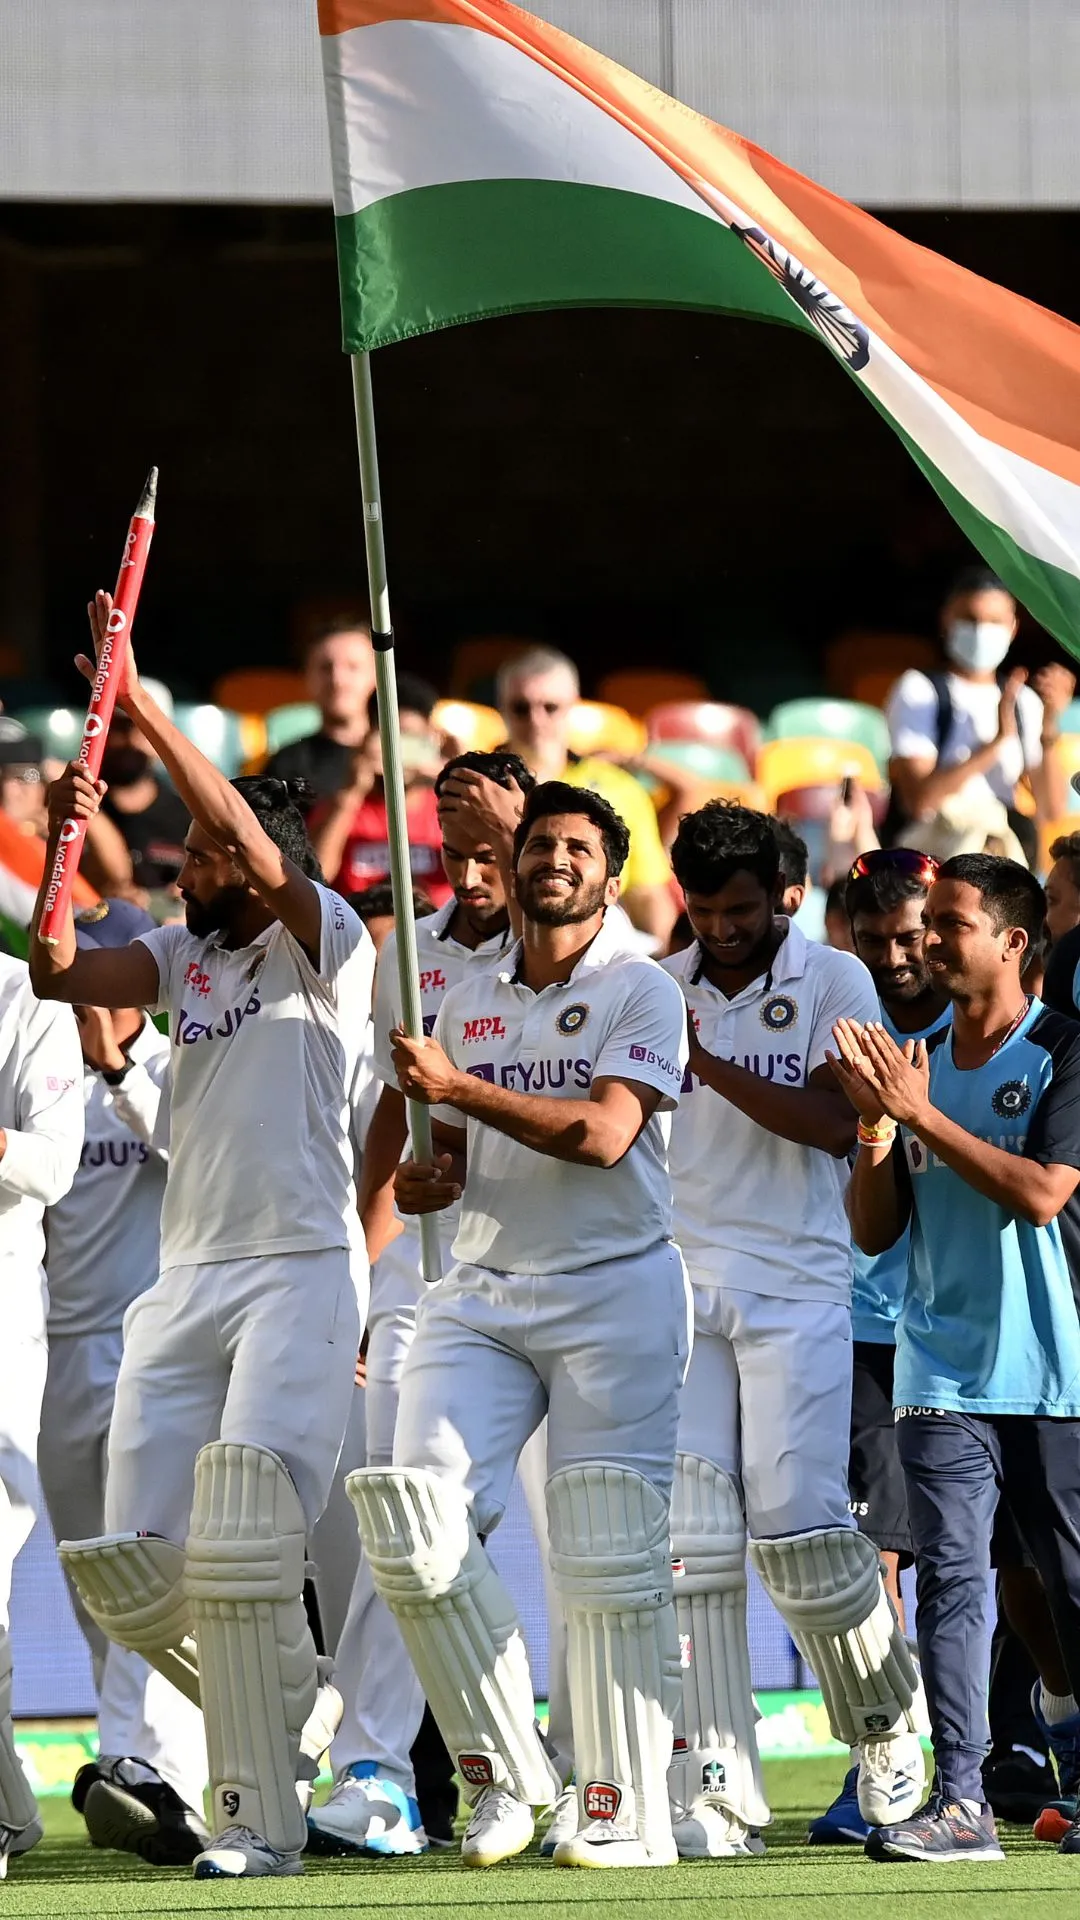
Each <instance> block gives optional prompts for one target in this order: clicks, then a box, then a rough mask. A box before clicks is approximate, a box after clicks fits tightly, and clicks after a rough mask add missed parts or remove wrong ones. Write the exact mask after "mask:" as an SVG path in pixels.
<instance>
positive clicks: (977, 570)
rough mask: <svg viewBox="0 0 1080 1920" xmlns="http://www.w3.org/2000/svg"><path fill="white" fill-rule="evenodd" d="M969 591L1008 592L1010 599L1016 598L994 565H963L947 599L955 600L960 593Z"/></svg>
mask: <svg viewBox="0 0 1080 1920" xmlns="http://www.w3.org/2000/svg"><path fill="white" fill-rule="evenodd" d="M968 593H1007V594H1008V596H1009V598H1010V600H1014V599H1015V598H1016V596H1015V594H1014V593H1013V590H1012V588H1011V587H1007V586H1006V585H1005V582H1004V580H1002V579H1000V578H999V576H998V575H997V574H996V573H995V572H994V570H993V568H992V567H986V566H981V565H976V566H971V567H961V569H960V572H959V573H958V574H957V575H956V577H955V579H954V580H953V581H952V583H951V585H950V587H949V589H948V592H947V593H946V595H945V598H946V600H955V599H957V598H958V597H959V595H960V594H968Z"/></svg>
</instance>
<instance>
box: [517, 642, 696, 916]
mask: <svg viewBox="0 0 1080 1920" xmlns="http://www.w3.org/2000/svg"><path fill="white" fill-rule="evenodd" d="M580 692H581V686H580V682H579V680H578V671H577V668H576V667H575V665H574V663H573V661H572V660H570V659H568V658H567V656H566V654H564V653H557V652H556V651H555V649H554V648H552V647H533V648H532V649H531V650H530V651H529V652H528V653H525V654H522V655H521V656H520V657H519V658H518V659H516V660H509V661H507V663H506V664H505V666H503V667H501V668H500V670H499V675H498V680H497V683H496V699H497V701H498V706H499V711H500V713H501V714H502V716H503V719H504V720H505V722H506V731H507V738H508V741H509V744H510V746H511V747H513V749H514V751H515V753H520V755H521V757H522V759H523V760H524V761H525V764H526V766H528V767H530V768H531V769H532V771H533V773H535V775H536V777H537V779H538V780H566V781H568V782H569V783H570V785H571V786H575V787H591V788H592V790H593V792H594V793H599V794H601V795H602V796H603V798H604V799H605V800H607V801H608V802H609V804H610V805H611V806H613V807H614V808H615V811H616V813H619V814H621V815H622V818H623V819H624V820H625V822H626V824H627V827H628V828H629V830H630V857H629V859H628V860H627V863H626V866H625V867H624V868H623V876H622V884H623V893H622V899H621V902H620V904H621V905H622V906H623V907H624V908H625V910H626V912H627V913H628V914H629V916H630V919H631V920H632V921H633V923H634V925H635V926H636V927H640V928H641V929H642V930H643V932H645V933H648V934H651V935H653V936H654V938H655V939H657V940H658V941H660V942H661V943H662V944H665V945H666V943H667V939H668V936H669V934H670V932H671V929H672V926H673V925H674V923H675V916H676V913H677V911H678V908H677V902H676V897H675V894H674V892H673V890H672V887H671V867H670V864H669V862H668V857H667V854H666V853H665V852H664V848H663V843H662V841H661V839H660V831H659V828H658V826H657V820H656V809H655V808H654V806H653V803H652V801H651V800H650V799H649V796H648V794H647V793H646V791H645V789H644V787H643V786H642V785H641V784H640V782H639V781H637V780H635V779H634V776H633V774H631V773H627V772H626V771H625V770H624V769H623V768H622V767H619V766H615V765H613V764H612V763H611V761H609V760H602V759H600V758H598V757H596V756H590V757H589V758H587V759H581V758H579V756H578V755H576V754H573V753H571V751H570V745H569V737H570V716H571V713H572V711H573V708H574V705H575V702H576V701H577V699H578V698H579V695H580Z"/></svg>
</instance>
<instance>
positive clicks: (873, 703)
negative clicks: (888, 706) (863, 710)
mask: <svg viewBox="0 0 1080 1920" xmlns="http://www.w3.org/2000/svg"><path fill="white" fill-rule="evenodd" d="M898 678H899V675H898V674H897V673H896V672H895V670H894V669H893V668H892V667H868V668H867V670H866V672H865V673H860V674H858V675H857V676H856V678H855V680H854V681H853V682H852V686H851V698H852V700H854V701H855V702H856V704H857V705H859V706H862V707H884V705H885V702H886V700H887V699H888V697H889V694H890V692H891V691H892V689H893V687H895V685H896V682H897V679H898Z"/></svg>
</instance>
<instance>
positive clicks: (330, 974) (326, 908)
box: [296, 881, 375, 982]
mask: <svg viewBox="0 0 1080 1920" xmlns="http://www.w3.org/2000/svg"><path fill="white" fill-rule="evenodd" d="M312 885H313V886H314V888H315V891H316V893H317V894H318V896H319V904H320V907H321V910H322V921H321V925H320V930H319V976H320V978H321V979H323V980H325V981H328V982H329V981H333V980H336V979H337V977H338V975H339V973H340V972H341V970H342V968H343V967H344V966H346V965H347V963H348V962H349V961H350V960H352V959H353V958H354V957H355V956H358V955H359V954H361V953H363V954H365V956H366V957H367V959H368V960H369V961H370V965H371V969H372V971H374V967H375V948H374V946H373V944H372V940H371V935H370V934H369V932H368V930H367V928H366V927H365V925H364V923H363V921H362V920H361V918H360V915H359V914H358V913H356V912H355V911H354V909H353V908H352V907H350V905H349V903H348V901H347V900H343V899H342V897H341V895H340V893H334V892H333V891H332V889H331V888H330V887H320V886H319V884H318V882H317V881H313V882H312ZM296 945H297V946H298V947H300V943H299V941H297V942H296ZM300 951H301V952H302V953H303V948H302V947H300ZM304 958H305V959H307V955H306V954H305V955H304ZM309 965H310V962H309Z"/></svg>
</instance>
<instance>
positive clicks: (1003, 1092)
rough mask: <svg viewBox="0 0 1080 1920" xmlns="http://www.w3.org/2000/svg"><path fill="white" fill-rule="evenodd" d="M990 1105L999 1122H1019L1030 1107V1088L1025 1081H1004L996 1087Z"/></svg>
mask: <svg viewBox="0 0 1080 1920" xmlns="http://www.w3.org/2000/svg"><path fill="white" fill-rule="evenodd" d="M990 1105H991V1106H992V1107H993V1109H994V1112H995V1113H996V1114H997V1116H998V1118H999V1120H1019V1118H1020V1116H1021V1114H1024V1113H1026V1112H1027V1110H1028V1108H1029V1107H1030V1105H1031V1088H1030V1087H1029V1086H1028V1083H1027V1081H1026V1080H1005V1081H1003V1082H1002V1084H1001V1086H1000V1087H998V1089H997V1091H996V1092H995V1094H994V1096H993V1098H992V1100H991V1102H990Z"/></svg>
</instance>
